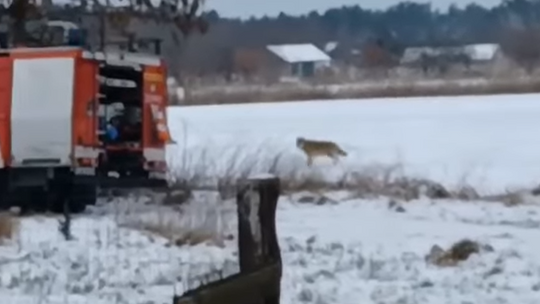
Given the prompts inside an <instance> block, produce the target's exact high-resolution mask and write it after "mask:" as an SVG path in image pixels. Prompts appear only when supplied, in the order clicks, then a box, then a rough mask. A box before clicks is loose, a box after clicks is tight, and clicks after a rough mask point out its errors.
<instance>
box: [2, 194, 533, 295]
mask: <svg viewBox="0 0 540 304" xmlns="http://www.w3.org/2000/svg"><path fill="white" fill-rule="evenodd" d="M342 197H343V196H342ZM297 198H298V197H297V196H292V197H283V198H282V199H281V201H280V203H279V210H278V217H277V224H278V233H279V236H280V245H281V248H282V253H283V259H284V276H283V281H282V288H283V290H282V303H284V304H293V303H329V304H330V303H340V304H348V303H351V304H352V303H373V304H375V303H411V304H412V303H418V304H420V303H435V302H437V303H452V304H453V303H456V304H458V303H460V304H461V303H496V304H498V303H501V304H502V303H523V304H527V303H531V304H533V303H536V302H537V299H538V297H539V296H540V261H539V260H538V258H537V257H538V246H537V243H536V242H537V240H538V239H540V231H539V227H540V214H539V212H540V209H539V208H538V205H523V206H518V207H513V208H508V207H505V206H504V205H502V204H499V203H485V202H459V201H438V202H431V201H429V200H418V201H415V202H410V203H407V204H404V205H402V207H403V208H404V209H405V211H404V212H398V211H397V210H396V208H389V202H388V201H387V200H385V199H380V200H372V201H365V200H350V201H347V200H345V201H341V202H340V203H339V204H329V205H322V206H314V205H310V204H300V203H298V202H297ZM335 200H340V199H339V197H338V195H336V196H335ZM194 203H204V202H203V201H199V202H194ZM231 203H232V202H225V203H224V204H223V205H222V206H221V207H222V208H221V209H220V210H221V211H222V213H221V214H222V216H223V217H222V220H225V221H232V220H231V215H232V214H231V213H230V208H229V207H230V204H231ZM74 224H75V226H74V231H73V234H74V236H75V237H76V240H74V241H71V242H66V241H64V240H63V239H62V238H61V237H60V235H59V234H58V233H57V232H56V229H57V221H56V220H54V219H51V218H31V219H25V220H24V221H23V223H22V226H23V227H22V230H21V235H20V237H19V238H18V239H16V242H15V244H13V245H12V246H4V247H2V249H1V250H0V259H1V260H0V274H1V276H0V278H1V280H0V295H1V298H0V301H1V303H21V304H23V303H24V304H27V303H55V304H56V303H104V304H109V303H137V304H139V303H140V304H146V303H156V304H162V303H163V304H166V303H167V304H168V303H170V299H171V297H172V295H173V293H174V290H175V288H176V290H177V291H181V290H182V289H183V288H186V287H188V286H195V285H196V284H198V283H197V282H198V281H200V280H201V279H196V278H197V276H199V278H200V275H203V274H204V273H206V272H208V271H209V270H211V269H212V268H218V267H222V266H223V265H224V264H225V263H227V265H228V266H227V267H228V270H227V271H228V272H229V273H231V272H234V271H235V270H236V265H235V262H234V261H235V255H234V252H233V251H234V246H226V247H224V248H220V247H217V246H209V245H199V246H192V247H190V246H182V247H176V246H166V243H167V241H166V240H164V239H162V238H160V237H158V236H155V235H150V234H148V233H142V232H140V231H137V230H133V229H127V228H122V227H118V225H117V224H115V219H114V218H113V217H108V216H104V217H100V216H97V215H94V216H88V217H85V218H80V219H77V220H76V221H75V222H74ZM233 226H234V225H233ZM462 238H471V239H473V240H475V241H479V242H481V243H482V244H485V245H489V246H491V247H492V248H493V251H491V252H489V251H488V252H482V253H481V254H479V255H474V256H472V257H471V258H470V259H469V260H467V261H465V262H463V263H461V264H459V265H458V266H457V267H451V268H440V267H438V266H434V265H431V264H429V263H426V261H425V260H424V257H425V256H426V255H427V254H428V253H429V251H430V249H431V247H432V246H433V245H440V246H442V247H443V248H447V247H448V246H450V245H451V244H452V243H454V242H456V241H459V240H461V239H462ZM227 261H228V262H227ZM188 278H190V279H188ZM194 278H195V279H194ZM194 280H195V282H194ZM187 281H189V282H191V283H187ZM188 284H191V285H188ZM44 295H53V296H49V297H44ZM40 299H41V301H40Z"/></svg>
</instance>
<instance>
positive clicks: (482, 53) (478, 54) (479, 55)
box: [465, 43, 500, 61]
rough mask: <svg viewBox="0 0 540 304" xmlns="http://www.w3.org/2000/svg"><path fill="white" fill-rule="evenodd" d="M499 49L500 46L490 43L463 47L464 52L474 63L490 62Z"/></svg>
mask: <svg viewBox="0 0 540 304" xmlns="http://www.w3.org/2000/svg"><path fill="white" fill-rule="evenodd" d="M499 49H500V46H499V45H498V44H491V43H483V44H470V45H467V46H465V52H466V53H467V54H468V55H469V56H470V57H471V59H472V60H474V61H486V60H492V59H493V58H494V57H495V54H497V51H499Z"/></svg>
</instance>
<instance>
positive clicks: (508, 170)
mask: <svg viewBox="0 0 540 304" xmlns="http://www.w3.org/2000/svg"><path fill="white" fill-rule="evenodd" d="M538 98H540V95H498V96H474V97H459V98H456V97H426V98H408V99H404V98H396V99H374V100H369V99H366V100H331V101H327V102H322V101H315V102H296V103H285V104H284V103H273V104H272V103H270V104H242V105H227V106H200V107H172V108H170V110H169V123H170V127H171V129H172V131H173V134H174V136H175V139H176V140H177V141H178V143H179V145H178V146H177V147H171V149H170V158H171V160H172V161H174V162H176V163H179V167H182V165H185V166H186V167H189V166H190V165H192V166H200V163H202V162H205V163H207V166H208V167H211V168H210V169H211V170H210V173H209V174H212V173H214V172H217V173H218V175H223V172H224V171H226V170H228V167H229V166H230V163H232V162H234V161H233V160H231V159H232V158H237V157H238V151H242V152H243V153H244V154H246V155H251V156H253V155H254V154H255V153H258V155H257V156H258V158H259V161H260V163H261V167H262V168H264V167H268V166H270V165H269V164H268V163H272V162H273V161H274V160H275V156H276V155H277V154H280V153H282V154H283V158H282V161H281V162H280V164H278V167H279V168H278V171H280V172H286V171H288V170H289V168H291V167H298V166H300V167H302V168H303V169H304V170H305V171H308V172H309V171H312V172H316V171H324V174H328V175H333V174H338V175H339V172H342V171H346V170H351V168H353V169H358V168H361V167H362V166H369V165H372V164H373V163H375V162H378V163H382V164H387V165H391V164H400V165H403V169H404V170H405V174H407V175H420V176H423V177H427V178H430V179H433V180H435V181H437V182H441V183H443V184H445V185H449V186H452V185H456V184H459V183H462V182H463V181H464V180H465V182H466V183H468V184H471V185H473V186H474V187H475V188H477V189H478V190H480V191H483V192H488V193H494V192H501V191H504V190H506V188H508V187H510V188H512V187H531V186H536V185H537V184H538V181H540V162H539V159H540V139H539V136H538V130H540V119H538V118H539V117H540V103H539V102H538ZM297 136H303V137H306V138H308V139H309V138H312V139H322V140H332V141H335V142H337V143H338V144H340V145H341V146H342V147H344V149H345V150H347V151H348V152H349V156H348V157H347V158H346V159H344V161H343V162H342V163H341V164H339V165H338V166H337V168H335V167H334V166H332V165H328V164H326V163H323V164H320V165H319V166H317V168H315V169H312V170H307V169H306V168H305V159H304V158H303V155H301V154H300V152H299V151H298V150H297V149H296V148H295V138H296V137H297ZM186 146H187V148H186ZM182 154H188V155H182ZM201 159H203V160H201ZM322 162H323V161H321V163H322ZM265 163H266V164H265ZM265 165H266V166H265ZM239 166H241V165H239ZM321 168H322V169H321ZM198 169H200V168H198ZM198 169H197V168H195V169H192V171H197V170H198ZM187 171H189V170H187ZM239 171H241V170H239ZM278 173H279V172H278Z"/></svg>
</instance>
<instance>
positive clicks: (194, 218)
mask: <svg viewBox="0 0 540 304" xmlns="http://www.w3.org/2000/svg"><path fill="white" fill-rule="evenodd" d="M218 201H219V200H217V199H216V197H208V198H199V200H198V201H197V204H186V205H182V206H175V208H171V207H169V206H155V205H148V204H145V203H138V202H136V201H134V200H133V199H132V198H129V197H128V198H122V199H118V200H116V201H115V202H114V203H113V204H112V206H111V207H110V208H114V210H113V214H114V216H115V221H116V222H117V223H118V224H119V225H121V226H122V227H127V228H131V229H137V230H140V231H145V232H148V233H150V235H155V236H159V237H162V238H165V239H167V240H168V241H169V244H171V245H177V246H182V245H197V244H201V243H209V244H213V245H216V246H222V245H224V241H225V240H226V239H228V238H229V235H230V234H231V231H232V228H231V227H228V224H227V223H228V222H227V221H225V220H224V219H223V217H225V216H228V213H230V212H231V210H229V209H230V208H227V207H228V206H223V205H219V202H218ZM104 211H106V210H104ZM106 213H109V214H110V212H107V211H106Z"/></svg>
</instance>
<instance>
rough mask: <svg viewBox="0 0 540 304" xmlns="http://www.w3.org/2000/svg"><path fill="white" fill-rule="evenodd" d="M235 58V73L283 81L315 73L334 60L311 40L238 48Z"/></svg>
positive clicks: (246, 76) (307, 76) (306, 76)
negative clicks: (309, 41)
mask: <svg viewBox="0 0 540 304" xmlns="http://www.w3.org/2000/svg"><path fill="white" fill-rule="evenodd" d="M233 61H234V63H233V65H234V70H235V73H237V74H239V75H242V76H243V77H245V78H264V79H267V80H282V81H284V80H289V79H294V80H298V79H304V78H310V77H313V76H315V75H316V74H317V73H318V72H319V71H320V70H321V69H323V68H325V67H329V66H330V64H331V58H330V56H329V55H328V54H326V53H325V52H323V51H322V50H321V49H319V48H318V47H316V46H315V45H313V44H310V43H305V44H281V45H267V46H265V47H262V48H239V49H236V50H235V52H234V59H233Z"/></svg>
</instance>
